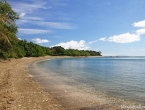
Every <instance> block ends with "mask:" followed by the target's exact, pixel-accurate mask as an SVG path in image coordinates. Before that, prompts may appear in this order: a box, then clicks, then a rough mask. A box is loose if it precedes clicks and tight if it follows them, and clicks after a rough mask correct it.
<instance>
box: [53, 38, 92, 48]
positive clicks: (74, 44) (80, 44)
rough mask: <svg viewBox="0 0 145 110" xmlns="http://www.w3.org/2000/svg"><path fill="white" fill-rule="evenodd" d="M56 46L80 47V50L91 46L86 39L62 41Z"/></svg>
mask: <svg viewBox="0 0 145 110" xmlns="http://www.w3.org/2000/svg"><path fill="white" fill-rule="evenodd" d="M55 46H61V47H63V48H65V49H78V50H87V49H89V47H88V46H87V44H86V42H85V41H84V40H80V41H74V40H71V41H70V42H66V43H64V42H61V43H59V44H57V45H55Z"/></svg>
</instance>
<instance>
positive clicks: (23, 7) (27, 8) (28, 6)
mask: <svg viewBox="0 0 145 110" xmlns="http://www.w3.org/2000/svg"><path fill="white" fill-rule="evenodd" d="M11 4H12V7H13V9H14V10H15V11H16V12H18V13H22V12H27V13H32V12H33V11H35V10H37V9H40V8H42V9H44V8H45V5H46V2H41V1H40V2H35V1H33V2H32V3H26V2H18V1H17V2H14V1H13V2H11Z"/></svg>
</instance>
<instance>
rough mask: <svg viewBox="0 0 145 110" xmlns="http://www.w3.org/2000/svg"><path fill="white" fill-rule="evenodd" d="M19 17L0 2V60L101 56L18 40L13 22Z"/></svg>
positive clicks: (97, 53)
mask: <svg viewBox="0 0 145 110" xmlns="http://www.w3.org/2000/svg"><path fill="white" fill-rule="evenodd" d="M18 19H19V16H18V14H17V13H16V12H14V11H13V10H12V8H11V6H10V5H9V4H8V3H7V2H6V1H5V0H4V1H2V0H0V58H2V59H8V58H22V57H39V56H46V55H52V56H101V52H96V51H89V50H75V49H64V48H63V47H61V46H57V47H52V48H48V47H44V46H40V45H37V44H34V43H33V42H28V41H26V40H19V39H18V38H17V36H16V33H17V31H18V29H17V26H16V24H15V21H16V20H18Z"/></svg>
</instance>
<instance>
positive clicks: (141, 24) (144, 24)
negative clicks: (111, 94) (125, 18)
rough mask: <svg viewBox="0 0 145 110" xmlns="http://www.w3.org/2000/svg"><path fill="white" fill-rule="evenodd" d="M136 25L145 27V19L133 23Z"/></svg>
mask: <svg viewBox="0 0 145 110" xmlns="http://www.w3.org/2000/svg"><path fill="white" fill-rule="evenodd" d="M133 26H134V27H145V20H143V21H139V22H135V23H133Z"/></svg>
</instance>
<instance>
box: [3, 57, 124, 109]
mask: <svg viewBox="0 0 145 110" xmlns="http://www.w3.org/2000/svg"><path fill="white" fill-rule="evenodd" d="M50 58H56V57H50V56H47V57H38V58H32V57H30V58H22V59H11V60H10V61H2V60H1V61H0V110H121V107H120V105H117V104H115V103H106V102H109V100H106V99H105V100H106V101H105V103H104V102H103V103H102V100H104V99H100V101H97V102H95V103H96V105H95V106H93V105H91V104H90V106H89V105H88V106H86V104H85V103H83V102H82V103H80V102H79V103H78V102H77V97H76V100H75V103H72V105H71V106H72V107H69V108H67V107H68V106H67V100H69V99H67V100H66V101H64V102H65V103H62V102H60V100H59V99H58V98H56V97H55V96H54V95H55V94H54V95H53V94H51V93H49V92H52V91H47V92H46V90H44V88H43V87H42V85H41V84H39V83H38V82H36V81H35V80H34V77H33V76H31V75H30V74H28V64H30V63H32V62H34V61H39V60H43V59H50ZM56 87H57V86H56ZM48 88H49V87H48ZM57 88H59V87H57ZM73 89H74V88H73ZM49 90H51V87H50V88H49ZM73 91H74V93H73ZM58 93H59V92H58ZM63 94H64V93H63ZM75 94H76V95H75ZM78 95H79V97H82V98H83V97H84V98H85V97H87V98H88V99H90V100H91V97H90V98H89V96H87V95H85V96H84V95H83V94H79V93H75V90H72V92H71V96H74V97H75V96H78ZM71 96H70V97H71ZM73 99H74V98H73ZM85 99H86V98H85ZM85 99H84V100H85ZM95 99H96V98H95ZM98 99H99V98H98ZM68 102H71V100H69V101H68ZM75 104H76V105H75ZM122 110H126V109H122Z"/></svg>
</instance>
